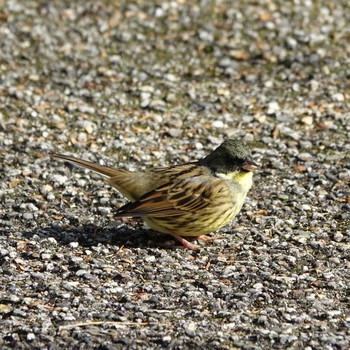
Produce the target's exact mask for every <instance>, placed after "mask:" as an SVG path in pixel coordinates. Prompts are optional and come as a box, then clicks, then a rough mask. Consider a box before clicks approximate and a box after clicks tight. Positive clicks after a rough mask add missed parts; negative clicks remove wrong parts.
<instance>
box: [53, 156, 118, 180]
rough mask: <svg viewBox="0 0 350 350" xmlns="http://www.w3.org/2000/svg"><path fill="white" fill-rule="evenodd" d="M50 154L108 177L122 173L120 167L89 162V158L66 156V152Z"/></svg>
mask: <svg viewBox="0 0 350 350" xmlns="http://www.w3.org/2000/svg"><path fill="white" fill-rule="evenodd" d="M50 155H51V157H52V158H54V159H61V160H65V161H67V162H70V163H73V164H75V165H78V166H81V167H83V168H88V169H90V170H92V171H94V172H96V173H98V174H99V175H102V176H104V177H107V178H110V177H114V176H117V175H118V174H119V173H120V170H119V169H113V168H110V167H108V166H103V165H99V164H95V163H92V162H88V161H87V160H83V159H78V158H75V157H71V156H66V155H64V154H57V153H51V154H50Z"/></svg>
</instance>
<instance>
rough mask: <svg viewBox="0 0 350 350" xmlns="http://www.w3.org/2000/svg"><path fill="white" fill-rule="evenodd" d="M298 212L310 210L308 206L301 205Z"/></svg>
mask: <svg viewBox="0 0 350 350" xmlns="http://www.w3.org/2000/svg"><path fill="white" fill-rule="evenodd" d="M300 210H303V211H310V210H311V207H310V206H309V205H308V204H302V205H301V206H300Z"/></svg>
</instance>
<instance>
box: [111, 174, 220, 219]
mask: <svg viewBox="0 0 350 350" xmlns="http://www.w3.org/2000/svg"><path fill="white" fill-rule="evenodd" d="M223 186H224V181H223V180H222V179H217V178H213V179H212V178H207V177H192V178H189V179H183V180H180V181H179V182H177V183H176V184H175V185H174V184H173V183H167V184H165V185H164V186H161V187H159V188H157V189H155V190H154V191H151V192H149V193H146V194H145V195H144V196H142V197H141V198H140V199H139V200H137V201H136V202H133V203H128V204H126V205H124V206H123V207H121V208H120V209H119V210H118V212H117V216H124V217H140V216H147V215H149V216H153V217H156V216H161V217H165V216H178V215H182V214H184V213H188V212H195V211H198V210H201V209H204V208H206V207H207V206H209V205H211V202H212V198H213V196H216V195H217V194H218V192H219V191H220V189H222V187H223Z"/></svg>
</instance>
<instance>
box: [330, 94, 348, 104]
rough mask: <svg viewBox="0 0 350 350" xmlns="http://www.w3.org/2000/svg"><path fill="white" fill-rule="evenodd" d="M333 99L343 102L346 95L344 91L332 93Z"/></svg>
mask: <svg viewBox="0 0 350 350" xmlns="http://www.w3.org/2000/svg"><path fill="white" fill-rule="evenodd" d="M332 100H333V101H336V102H343V101H344V100H345V98H344V95H343V94H342V93H340V92H339V93H337V94H334V95H332Z"/></svg>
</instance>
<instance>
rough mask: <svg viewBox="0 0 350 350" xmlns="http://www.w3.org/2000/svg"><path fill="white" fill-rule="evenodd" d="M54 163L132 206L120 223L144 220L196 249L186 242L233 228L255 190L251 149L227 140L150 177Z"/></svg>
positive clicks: (123, 210) (94, 166)
mask: <svg viewBox="0 0 350 350" xmlns="http://www.w3.org/2000/svg"><path fill="white" fill-rule="evenodd" d="M52 156H53V157H54V158H57V159H63V160H66V161H69V162H71V163H74V164H77V165H80V166H82V167H86V168H88V169H91V170H93V171H95V172H97V173H99V174H100V175H102V176H104V177H106V180H107V182H108V183H109V184H110V185H111V186H113V187H115V188H116V189H117V190H118V191H119V192H120V193H122V194H123V195H124V196H126V197H127V198H128V199H129V200H130V202H129V203H128V204H126V205H124V206H123V207H121V208H120V209H119V210H118V211H117V217H141V218H143V219H144V221H145V222H146V223H147V224H148V225H149V226H151V227H152V228H153V229H155V230H157V231H159V232H162V233H167V234H170V235H172V236H174V237H175V238H176V239H178V240H179V241H180V242H181V243H182V244H183V245H184V246H185V247H186V248H190V249H195V248H196V246H194V245H193V244H191V243H189V242H188V241H187V240H185V239H184V238H183V237H186V236H201V235H206V234H208V233H210V232H213V231H215V230H217V229H219V228H221V227H223V226H225V225H226V224H227V223H229V222H230V221H231V220H232V219H233V218H234V217H235V216H236V215H237V214H238V213H239V211H240V210H241V208H242V205H243V202H244V200H245V198H246V195H247V193H248V191H249V189H250V188H251V186H252V170H253V168H254V165H255V163H254V162H253V161H252V160H251V159H250V150H249V148H248V146H247V145H245V144H244V143H243V142H241V141H237V140H227V141H225V142H224V143H222V144H221V145H220V146H219V147H218V148H216V149H215V150H214V151H213V152H211V153H210V154H209V155H208V156H206V157H205V158H202V159H200V160H199V161H198V162H193V163H187V164H183V165H175V166H172V167H169V168H164V169H157V170H152V171H149V172H147V171H146V172H130V171H127V170H123V169H113V168H110V167H106V166H101V165H98V164H94V163H91V162H88V161H85V160H81V159H77V158H74V157H70V156H65V155H60V154H53V155H52Z"/></svg>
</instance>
